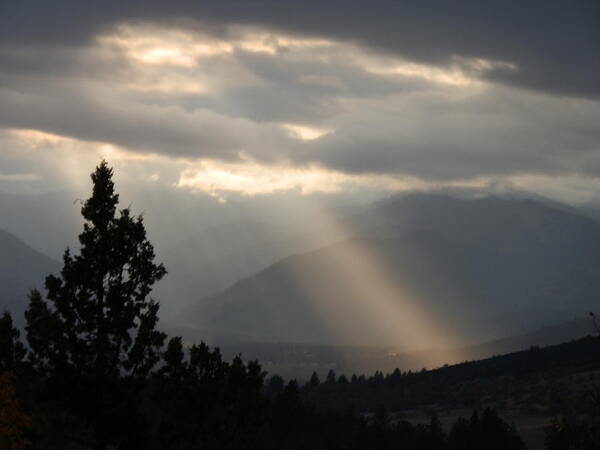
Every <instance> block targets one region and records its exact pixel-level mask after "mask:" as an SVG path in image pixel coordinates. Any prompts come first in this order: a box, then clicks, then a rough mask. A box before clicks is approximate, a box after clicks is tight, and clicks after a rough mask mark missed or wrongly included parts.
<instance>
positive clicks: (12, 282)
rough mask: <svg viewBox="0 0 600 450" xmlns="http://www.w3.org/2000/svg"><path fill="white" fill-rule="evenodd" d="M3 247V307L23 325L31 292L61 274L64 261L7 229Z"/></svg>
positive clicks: (0, 297)
mask: <svg viewBox="0 0 600 450" xmlns="http://www.w3.org/2000/svg"><path fill="white" fill-rule="evenodd" d="M0 250H1V251H0V309H1V310H2V311H3V310H5V309H8V310H9V311H10V312H11V313H12V315H13V319H14V320H15V322H16V323H17V324H18V325H22V324H23V323H24V319H23V312H24V311H25V308H26V306H27V302H28V299H27V295H28V293H29V291H30V290H31V289H32V288H41V287H43V285H44V279H45V277H46V276H47V275H49V274H50V273H57V272H58V271H59V270H60V264H59V263H58V262H57V261H54V260H53V259H51V258H49V257H47V256H46V255H44V254H43V253H40V252H38V251H37V250H35V249H33V248H31V247H30V246H29V245H27V244H26V243H25V242H23V241H22V240H20V239H19V238H17V237H16V236H14V235H13V234H11V233H8V232H7V231H3V230H0Z"/></svg>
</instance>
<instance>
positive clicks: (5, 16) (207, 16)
mask: <svg viewBox="0 0 600 450" xmlns="http://www.w3.org/2000/svg"><path fill="white" fill-rule="evenodd" d="M1 8H2V9H1V10H0V13H1V14H0V17H1V18H2V19H0V20H1V22H0V40H1V41H2V42H7V43H12V44H20V45H24V44H27V43H30V44H31V43H34V44H38V43H40V42H44V43H55V44H60V45H68V46H72V45H82V44H83V45H85V44H86V43H89V42H92V41H93V40H94V38H95V37H96V36H98V35H100V34H104V33H107V32H109V31H110V30H112V29H113V28H114V26H115V25H117V24H121V23H124V22H150V23H158V24H162V25H165V24H168V25H174V24H175V25H177V26H179V27H184V26H185V27H187V28H189V29H197V28H202V29H203V30H207V31H210V32H211V33H212V34H213V35H215V36H225V37H227V36H228V35H229V34H231V28H232V26H235V25H247V26H255V27H260V28H266V29H268V30H278V31H279V32H284V33H291V34H297V35H300V36H310V37H317V38H322V39H330V40H335V41H343V42H352V43H356V44H359V45H361V46H364V47H367V48H371V49H374V50H375V51H377V52H388V53H391V54H394V55H397V56H400V57H403V58H406V59H408V60H411V61H414V62H418V63H425V64H428V65H434V66H442V67H443V66H446V65H448V64H449V63H450V62H451V61H452V59H453V58H454V57H456V56H458V57H462V58H467V59H484V60H490V61H501V62H505V63H508V64H511V65H512V66H514V67H516V68H518V70H506V68H507V66H502V65H500V66H497V67H495V68H494V70H491V71H489V72H488V73H487V74H486V78H488V79H490V80H493V81H497V82H501V83H506V84H509V85H513V86H520V87H525V88H527V89H534V90H540V91H544V92H551V93H556V94H565V95H574V96H584V97H587V96H589V97H595V98H597V97H598V96H600V86H599V84H598V82H597V80H598V79H599V78H600V77H599V75H600V57H599V56H598V54H599V52H598V42H600V26H599V20H600V19H599V17H600V5H599V4H598V2H597V1H595V0H576V1H572V2H564V1H560V0H551V1H547V0H546V1H533V2H527V3H526V4H523V2H517V1H502V0H494V1H490V2H486V4H485V7H482V5H481V3H480V2H476V1H466V2H460V3H459V4H457V3H452V2H450V3H449V2H440V1H436V0H426V1H419V2H397V1H394V0H379V1H376V2H369V3H365V2H355V1H351V0H333V1H329V2H325V3H323V2H320V1H317V0H307V1H303V2H294V3H293V4H290V3H288V2H274V1H273V0H253V1H245V2H238V1H233V0H229V1H222V0H220V1H216V0H209V1H203V2H189V1H185V0H174V1H170V2H162V1H159V0H150V1H144V2H142V1H134V2H127V4H124V3H123V2H120V1H116V0H107V1H105V2H103V3H102V6H101V7H97V8H90V7H89V6H88V5H87V4H85V3H82V2H79V1H76V0H62V1H61V0H59V1H56V2H52V3H50V4H49V3H48V2H46V1H43V0H37V1H35V0H34V1H28V2H21V1H16V0H14V1H8V2H3V6H2V7H1ZM582 68H585V70H582Z"/></svg>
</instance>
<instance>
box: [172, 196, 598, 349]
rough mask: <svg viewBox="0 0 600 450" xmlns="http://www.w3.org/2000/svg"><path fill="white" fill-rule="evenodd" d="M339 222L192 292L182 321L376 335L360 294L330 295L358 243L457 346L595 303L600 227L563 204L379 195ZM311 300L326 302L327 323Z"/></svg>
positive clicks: (322, 336)
mask: <svg viewBox="0 0 600 450" xmlns="http://www.w3.org/2000/svg"><path fill="white" fill-rule="evenodd" d="M341 224H342V225H341V226H342V227H344V228H345V229H351V230H352V231H353V233H355V234H356V235H357V237H356V238H355V239H353V240H347V241H344V242H342V243H338V244H335V245H332V246H328V247H325V248H322V249H319V250H317V251H313V252H309V253H305V254H300V255H294V256H291V257H288V258H285V259H283V260H281V261H279V262H277V263H275V264H273V265H272V266H270V267H268V268H267V269H265V270H263V271H261V272H259V273H258V274H256V275H254V276H251V277H249V278H247V279H245V280H242V281H239V282H238V283H236V284H235V285H233V286H232V287H231V288H229V289H227V290H225V291H224V292H222V293H220V294H218V295H216V296H214V297H212V298H211V299H208V300H203V301H199V302H198V303H197V304H196V305H194V306H193V307H190V308H189V309H187V310H186V311H185V312H184V314H182V315H181V316H180V320H181V321H182V323H183V322H185V323H186V324H188V325H191V326H200V327H203V328H206V327H208V328H210V327H216V328H219V329H220V330H222V331H230V332H232V333H239V334H250V335H255V336H256V337H257V339H261V340H265V339H267V340H274V341H285V340H288V341H297V342H307V343H324V342H329V343H335V342H345V343H360V342H362V343H369V344H382V343H384V342H383V341H382V337H381V336H378V335H377V329H376V328H377V325H376V324H373V323H368V321H365V320H363V318H362V317H361V316H360V314H358V313H357V312H355V311H351V310H347V309H346V306H348V305H351V304H353V303H355V302H359V301H364V300H365V299H358V298H352V297H353V295H354V294H353V293H352V292H350V293H344V295H345V297H344V298H343V299H342V298H340V295H339V293H340V292H343V288H344V284H345V283H346V280H348V277H352V276H353V274H351V273H348V272H347V271H346V273H344V270H339V271H338V272H337V273H336V270H333V271H332V269H331V268H332V267H334V268H335V267H340V265H339V264H338V263H337V262H336V258H339V257H340V255H344V254H347V249H348V248H349V247H352V246H356V245H360V247H363V248H366V249H367V250H368V252H371V253H372V254H373V255H375V257H376V259H378V260H380V261H382V264H384V265H385V266H386V267H387V268H388V269H389V271H390V272H391V273H393V275H394V278H395V282H397V283H398V284H399V285H403V286H410V288H411V290H412V291H414V292H415V293H416V294H418V295H417V297H418V298H419V299H420V301H421V302H422V303H421V308H422V309H423V310H425V311H428V312H430V313H431V314H433V315H435V316H436V319H437V320H439V321H440V323H446V324H448V325H449V327H451V328H456V329H461V331H462V332H463V334H464V335H465V342H464V344H465V345H467V344H469V343H476V342H482V341H484V340H491V339H497V338H501V337H503V336H510V335H515V334H519V333H525V332H528V331H532V330H533V329H535V328H538V327H540V326H544V325H548V324H552V323H557V322H559V321H561V319H563V318H564V315H565V314H568V315H570V316H581V315H582V314H583V313H585V312H586V311H587V310H589V309H593V307H594V306H595V305H596V299H595V297H596V293H597V292H598V291H600V277H598V276H597V274H598V273H600V272H599V271H600V225H599V224H598V223H596V222H595V221H593V220H591V219H589V218H587V217H583V216H579V215H577V214H575V213H572V212H570V211H568V210H565V209H559V208H554V207H553V206H552V205H548V204H545V203H542V202H539V201H535V200H527V199H502V198H496V197H486V198H481V199H468V200H465V199H457V198H453V197H449V196H444V195H427V194H417V195H409V196H405V197H402V198H392V199H388V200H385V201H382V202H379V203H377V204H375V205H373V206H372V207H371V208H367V210H366V211H365V212H363V213H362V214H358V215H354V216H350V217H346V218H343V219H342V220H341ZM339 261H340V260H338V262H339ZM336 264H337V266H336ZM356 275H359V274H354V276H356ZM306 286H310V288H311V291H312V293H311V296H309V295H307V292H306ZM309 297H312V298H309ZM315 305H318V307H317V308H315ZM319 309H321V310H326V311H336V315H335V318H334V319H333V322H335V324H334V325H332V324H331V322H332V317H325V316H324V315H323V313H322V312H320V311H319ZM350 309H352V308H350ZM388 344H389V343H388Z"/></svg>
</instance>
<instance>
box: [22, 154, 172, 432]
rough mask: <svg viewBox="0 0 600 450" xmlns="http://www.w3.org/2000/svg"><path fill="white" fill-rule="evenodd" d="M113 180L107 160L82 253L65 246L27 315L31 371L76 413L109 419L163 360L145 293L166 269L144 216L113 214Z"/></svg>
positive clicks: (153, 308) (90, 205)
mask: <svg viewBox="0 0 600 450" xmlns="http://www.w3.org/2000/svg"><path fill="white" fill-rule="evenodd" d="M112 177H113V171H112V169H111V168H110V167H108V165H107V163H106V162H105V161H102V163H101V164H100V165H99V166H98V167H96V170H95V171H94V172H93V173H92V175H91V178H92V182H93V193H92V196H91V197H90V198H89V199H88V200H87V201H86V202H85V203H84V204H83V207H82V209H81V213H82V215H83V218H84V219H85V223H84V226H83V232H82V233H81V234H80V235H79V242H80V249H79V254H72V253H71V251H70V250H69V249H67V250H66V251H65V253H64V256H63V263H64V265H63V269H62V272H61V274H60V276H55V275H50V276H48V277H47V278H46V289H47V296H46V299H44V298H43V297H42V295H41V293H40V292H38V291H33V292H32V293H31V295H30V303H29V308H28V310H27V311H26V313H25V317H26V319H27V326H26V333H27V340H28V342H29V346H30V349H31V352H30V359H31V362H32V363H33V366H34V368H35V369H37V370H38V372H39V373H40V374H41V375H43V376H44V377H45V379H46V380H48V383H49V386H51V390H54V391H55V396H56V397H57V398H58V399H59V401H60V402H62V403H67V404H68V407H69V408H70V410H71V411H73V409H74V408H76V409H75V411H73V412H74V414H76V415H77V416H80V415H83V414H90V417H89V420H90V421H93V422H94V423H101V422H102V421H105V422H106V423H107V424H108V422H110V420H113V419H110V418H111V417H113V418H114V417H118V416H119V414H117V411H122V410H125V409H127V408H130V407H131V404H132V403H133V404H135V402H136V399H135V395H134V394H132V392H134V391H136V389H137V390H139V389H140V387H141V386H142V385H141V384H140V383H138V382H139V381H143V380H144V379H145V378H146V376H147V375H148V374H149V372H150V371H151V370H152V368H153V367H154V366H155V365H156V363H157V362H158V360H159V359H160V356H161V355H160V351H161V348H162V346H163V342H164V340H165V337H166V336H165V334H164V333H161V332H159V331H157V330H156V324H157V321H158V317H157V313H158V309H159V305H158V303H157V302H156V301H154V300H153V299H151V298H150V297H149V294H150V292H151V289H152V286H153V284H154V283H155V282H157V281H158V280H160V279H161V278H162V277H163V276H164V275H165V273H166V270H165V268H164V267H163V265H162V264H155V262H154V256H155V255H154V249H153V246H152V244H151V243H150V242H149V241H148V240H147V239H146V230H145V227H144V223H143V219H142V217H141V216H138V217H135V216H132V215H131V213H130V211H129V209H122V210H120V211H118V212H117V205H118V202H119V196H118V194H116V193H115V189H114V183H113V180H112ZM123 389H125V391H123ZM67 392H70V395H65V394H66V393H67ZM75 397H81V399H76V398H75ZM65 398H66V399H67V400H65ZM123 399H126V401H127V405H124V404H123V403H124V401H125V400H123ZM119 408H120V409H119ZM90 412H91V413H90ZM100 416H102V417H103V418H100V419H99V417H100ZM107 426H108V425H107Z"/></svg>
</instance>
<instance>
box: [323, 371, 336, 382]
mask: <svg viewBox="0 0 600 450" xmlns="http://www.w3.org/2000/svg"><path fill="white" fill-rule="evenodd" d="M336 380H337V378H336V375H335V371H334V370H333V369H330V370H329V372H328V373H327V378H326V379H325V383H327V384H335V382H336Z"/></svg>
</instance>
